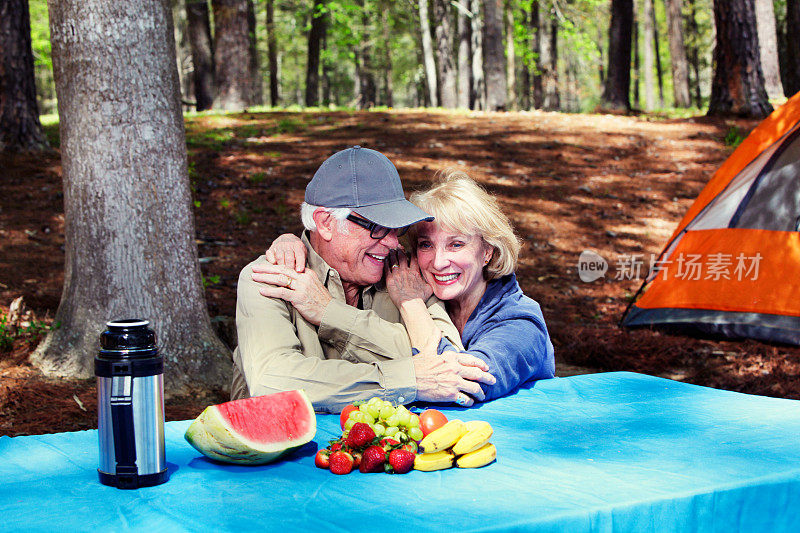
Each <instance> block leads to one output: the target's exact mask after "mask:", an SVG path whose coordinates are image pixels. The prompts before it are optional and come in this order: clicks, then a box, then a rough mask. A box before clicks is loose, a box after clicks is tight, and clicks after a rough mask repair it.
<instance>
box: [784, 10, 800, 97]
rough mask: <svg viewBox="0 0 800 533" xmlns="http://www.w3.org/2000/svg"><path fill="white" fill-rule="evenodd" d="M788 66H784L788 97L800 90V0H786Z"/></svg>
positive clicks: (785, 90) (785, 91) (785, 86)
mask: <svg viewBox="0 0 800 533" xmlns="http://www.w3.org/2000/svg"><path fill="white" fill-rule="evenodd" d="M785 35H786V66H785V68H782V70H783V71H784V72H786V73H787V76H786V77H785V78H784V79H783V92H784V94H785V95H786V96H787V97H789V98H790V97H792V96H794V95H795V94H796V93H797V92H798V91H800V45H798V42H797V36H798V35H800V0H786V30H785Z"/></svg>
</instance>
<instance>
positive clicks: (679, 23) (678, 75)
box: [664, 0, 692, 107]
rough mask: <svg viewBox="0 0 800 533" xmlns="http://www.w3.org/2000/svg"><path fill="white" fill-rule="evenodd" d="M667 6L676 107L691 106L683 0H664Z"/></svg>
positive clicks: (673, 91)
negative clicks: (684, 34) (684, 36)
mask: <svg viewBox="0 0 800 533" xmlns="http://www.w3.org/2000/svg"><path fill="white" fill-rule="evenodd" d="M664 3H665V4H666V8H667V36H668V39H669V55H670V64H671V66H672V98H673V100H674V101H675V107H689V106H690V105H691V104H692V102H691V100H690V98H689V63H688V61H687V58H686V46H685V44H684V40H683V16H682V14H681V11H682V10H681V4H682V0H664Z"/></svg>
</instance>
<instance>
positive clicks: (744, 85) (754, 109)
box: [708, 0, 772, 118]
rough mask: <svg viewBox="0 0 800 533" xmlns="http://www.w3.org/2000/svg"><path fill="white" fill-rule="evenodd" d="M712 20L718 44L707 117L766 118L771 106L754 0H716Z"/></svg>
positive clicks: (715, 52)
mask: <svg viewBox="0 0 800 533" xmlns="http://www.w3.org/2000/svg"><path fill="white" fill-rule="evenodd" d="M714 21H715V24H716V27H717V45H716V47H715V48H714V77H713V79H712V82H711V101H710V102H709V105H708V114H709V115H736V116H741V117H756V118H760V117H765V116H767V115H768V114H769V113H771V112H772V106H771V105H770V103H769V100H768V98H767V91H766V90H765V89H764V74H763V73H762V72H761V58H760V55H759V47H758V33H757V32H756V14H755V5H754V3H753V0H725V1H721V0H715V2H714Z"/></svg>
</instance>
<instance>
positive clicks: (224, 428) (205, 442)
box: [184, 390, 317, 465]
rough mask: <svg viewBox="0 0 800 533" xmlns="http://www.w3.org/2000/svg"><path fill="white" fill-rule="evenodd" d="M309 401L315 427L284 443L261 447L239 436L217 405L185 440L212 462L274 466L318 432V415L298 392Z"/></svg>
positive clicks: (206, 410) (202, 418)
mask: <svg viewBox="0 0 800 533" xmlns="http://www.w3.org/2000/svg"><path fill="white" fill-rule="evenodd" d="M297 392H299V393H300V396H301V397H302V399H303V400H304V401H305V404H306V408H307V410H308V413H309V414H310V416H311V423H310V424H309V428H308V431H306V432H305V433H304V434H302V435H297V436H293V437H292V438H291V439H288V440H286V441H284V442H275V443H268V444H267V443H259V442H254V441H252V440H249V439H247V438H245V437H244V436H242V435H239V434H237V433H236V432H235V431H234V430H233V428H231V426H230V425H229V424H228V423H227V421H226V420H225V419H224V417H223V416H222V415H221V414H220V411H219V409H218V408H217V406H216V405H211V406H209V407H206V409H205V410H204V411H203V412H202V413H201V414H200V416H198V417H197V418H196V419H195V420H194V422H192V423H191V425H190V426H189V428H188V429H187V430H186V433H185V434H184V437H185V438H186V440H187V441H188V442H189V444H191V445H192V446H193V447H194V448H195V449H196V450H197V451H199V452H200V453H202V454H203V455H205V456H206V457H208V458H210V459H214V460H216V461H222V462H227V463H235V464H248V465H261V464H267V463H271V462H273V461H276V460H278V459H280V458H281V457H282V456H284V455H287V454H289V453H291V452H292V451H293V450H296V449H297V448H299V447H300V446H302V445H303V444H305V443H307V442H309V441H311V440H312V439H313V438H314V435H315V434H316V431H317V422H316V415H314V408H313V406H312V405H311V402H310V401H309V399H308V397H307V396H306V394H305V392H304V391H302V390H301V391H297Z"/></svg>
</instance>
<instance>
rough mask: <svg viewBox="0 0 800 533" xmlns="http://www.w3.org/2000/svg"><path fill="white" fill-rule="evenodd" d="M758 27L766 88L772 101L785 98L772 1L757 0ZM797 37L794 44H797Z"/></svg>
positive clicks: (795, 36)
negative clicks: (779, 65)
mask: <svg viewBox="0 0 800 533" xmlns="http://www.w3.org/2000/svg"><path fill="white" fill-rule="evenodd" d="M755 8H756V27H757V28H758V47H759V55H760V57H761V69H762V71H763V73H764V88H765V89H766V90H767V96H769V98H770V99H776V98H780V97H782V96H783V86H782V85H781V73H780V69H779V68H778V37H777V34H776V32H775V8H774V6H773V5H772V0H756V5H755ZM797 37H798V36H797V35H796V34H795V35H794V39H793V40H794V42H795V43H797Z"/></svg>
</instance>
